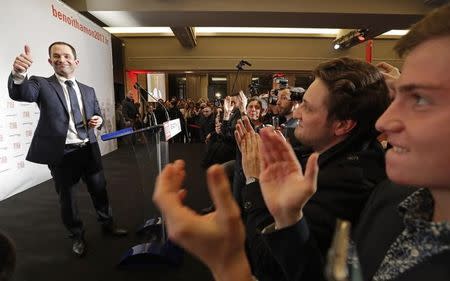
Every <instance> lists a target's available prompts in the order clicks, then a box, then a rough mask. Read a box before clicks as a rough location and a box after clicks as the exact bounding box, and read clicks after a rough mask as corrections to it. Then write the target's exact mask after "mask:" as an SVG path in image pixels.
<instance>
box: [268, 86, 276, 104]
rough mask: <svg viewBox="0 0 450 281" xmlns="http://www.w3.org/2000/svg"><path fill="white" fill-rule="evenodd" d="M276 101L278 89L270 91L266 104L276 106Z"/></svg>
mask: <svg viewBox="0 0 450 281" xmlns="http://www.w3.org/2000/svg"><path fill="white" fill-rule="evenodd" d="M277 101H278V89H272V90H271V91H270V93H269V98H268V102H269V104H271V105H276V104H277Z"/></svg>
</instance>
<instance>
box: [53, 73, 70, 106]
mask: <svg viewBox="0 0 450 281" xmlns="http://www.w3.org/2000/svg"><path fill="white" fill-rule="evenodd" d="M49 80H50V85H52V87H53V89H55V91H56V94H57V95H58V98H59V100H60V101H61V103H62V104H63V106H64V109H65V110H66V113H67V114H69V109H68V108H67V102H66V97H65V96H64V91H63V89H62V87H61V84H59V81H58V78H56V76H55V75H53V76H51V77H50V79H49Z"/></svg>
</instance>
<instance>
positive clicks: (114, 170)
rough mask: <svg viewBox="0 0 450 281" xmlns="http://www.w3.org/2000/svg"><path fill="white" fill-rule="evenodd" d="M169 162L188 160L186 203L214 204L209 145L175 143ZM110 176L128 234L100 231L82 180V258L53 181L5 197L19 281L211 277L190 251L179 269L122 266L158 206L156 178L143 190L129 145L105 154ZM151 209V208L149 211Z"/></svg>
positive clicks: (3, 209)
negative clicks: (204, 162)
mask: <svg viewBox="0 0 450 281" xmlns="http://www.w3.org/2000/svg"><path fill="white" fill-rule="evenodd" d="M169 151H170V161H173V160H175V159H184V160H185V161H186V170H187V176H186V181H185V187H187V189H188V195H187V198H186V204H187V205H189V206H191V207H192V208H194V209H195V210H197V211H199V210H201V209H202V208H204V207H207V206H208V205H209V204H210V199H209V196H208V192H207V188H206V180H205V171H204V170H203V169H202V168H201V167H200V161H201V159H202V157H203V155H204V151H205V145H204V144H170V149H169ZM103 165H104V170H105V176H106V179H107V183H108V187H107V189H108V192H109V199H110V202H111V206H112V208H113V215H114V218H115V219H116V220H117V222H118V224H119V225H120V226H123V227H126V228H127V229H129V230H130V234H129V235H128V236H127V237H126V238H121V239H118V238H113V237H108V236H104V235H102V233H101V229H100V225H99V224H98V223H97V221H96V216H95V211H94V208H93V207H92V202H91V201H90V197H89V195H88V193H87V191H86V188H85V186H84V184H80V185H79V189H78V193H77V202H78V207H79V210H80V216H81V217H82V219H83V222H84V224H85V228H86V239H87V245H88V252H87V256H86V257H84V258H82V259H79V258H77V257H75V256H74V255H73V254H72V252H71V246H72V243H71V240H70V239H69V238H68V237H67V233H66V231H65V229H64V227H63V225H62V223H61V218H60V215H59V212H60V211H59V206H58V202H57V201H58V197H57V195H56V193H55V191H54V187H53V183H52V181H51V180H49V181H46V182H44V183H42V184H39V185H37V186H35V187H33V188H31V189H28V190H26V191H24V192H22V193H20V194H17V195H15V196H13V197H11V198H8V199H6V200H4V201H2V202H0V229H1V231H4V232H5V233H6V234H7V235H9V236H10V237H11V238H12V239H13V240H14V242H15V244H16V248H17V267H16V272H15V274H14V278H13V280H14V281H49V280H52V281H80V280H83V281H119V280H133V281H140V280H142V281H144V280H145V281H149V280H165V281H167V280H168V281H178V280H180V281H181V280H196V281H202V280H212V277H211V274H210V273H209V271H208V269H207V268H206V267H205V266H203V265H202V264H201V263H200V262H199V261H198V260H197V259H195V258H194V257H192V256H190V255H189V254H187V253H186V254H185V257H184V260H183V264H182V265H181V267H179V268H174V267H169V266H163V265H159V266H149V267H145V268H139V269H134V270H130V269H125V270H124V269H119V268H116V265H117V263H118V261H119V258H120V257H121V255H122V254H123V253H124V252H125V251H126V250H127V249H129V248H130V247H131V246H134V245H136V244H138V243H141V242H142V240H141V238H140V237H139V236H138V235H136V234H135V230H136V229H137V227H138V226H139V225H141V224H142V223H143V222H144V220H145V219H146V218H147V217H149V216H150V215H151V214H156V209H155V207H154V205H153V203H152V201H151V194H152V192H153V188H154V182H149V183H148V185H147V187H146V188H145V192H143V190H142V183H141V180H140V179H139V172H138V166H137V163H136V157H135V156H134V152H133V150H132V148H131V147H129V146H122V147H120V148H119V149H118V150H116V151H114V152H112V153H110V154H108V155H105V156H104V157H103ZM149 212H150V213H149Z"/></svg>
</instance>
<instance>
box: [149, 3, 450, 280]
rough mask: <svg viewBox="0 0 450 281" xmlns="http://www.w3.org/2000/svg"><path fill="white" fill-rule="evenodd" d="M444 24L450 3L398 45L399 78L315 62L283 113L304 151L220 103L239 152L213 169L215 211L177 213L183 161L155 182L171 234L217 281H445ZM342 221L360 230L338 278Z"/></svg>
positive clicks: (449, 256)
mask: <svg viewBox="0 0 450 281" xmlns="http://www.w3.org/2000/svg"><path fill="white" fill-rule="evenodd" d="M449 19H450V5H449V4H447V5H444V6H442V7H441V8H439V9H436V10H435V11H433V12H431V13H430V14H429V15H427V16H426V17H425V18H424V19H422V20H421V21H419V22H418V23H416V24H415V25H413V26H412V27H411V29H410V31H409V32H408V34H407V35H405V36H403V37H402V38H401V39H400V40H399V42H398V43H397V45H396V47H395V51H396V52H397V53H398V55H399V56H400V57H403V58H404V59H405V61H404V64H403V67H402V72H401V73H400V71H398V69H396V68H395V67H393V66H392V65H389V64H387V63H380V64H378V65H377V66H374V65H371V64H369V63H366V62H363V61H360V60H357V59H351V58H338V59H333V60H330V61H327V62H323V63H321V64H319V65H318V66H317V67H316V69H315V70H314V77H315V80H314V82H313V83H312V84H311V85H310V86H309V88H308V89H307V91H306V92H305V93H304V96H303V97H302V101H301V103H299V104H298V105H296V106H294V107H292V112H291V113H292V114H291V116H289V117H288V118H287V119H288V121H289V120H290V118H292V119H293V120H294V121H292V124H295V125H294V126H292V125H291V126H286V127H287V128H291V127H295V128H294V130H293V137H294V138H295V140H296V141H297V143H293V142H292V141H289V140H290V138H289V137H287V132H283V130H282V129H283V128H281V127H280V128H279V127H278V126H275V127H264V128H259V125H258V123H256V122H253V120H252V117H251V114H249V113H248V112H249V110H248V107H247V111H245V110H244V108H245V105H244V104H245V98H244V97H243V95H242V94H241V95H239V96H238V97H240V98H238V99H237V100H235V101H234V102H235V104H234V107H233V109H230V108H229V105H230V104H231V102H229V103H226V104H225V105H224V107H223V121H222V126H221V133H222V134H223V136H224V137H225V136H230V135H231V134H232V135H234V141H235V142H236V147H237V148H236V154H235V155H236V158H235V159H234V162H233V164H232V166H233V167H234V169H229V168H228V167H229V162H227V163H225V164H222V165H213V166H212V167H210V168H209V169H208V171H207V183H208V188H209V192H210V194H211V198H212V201H213V203H214V208H211V209H210V210H209V212H208V214H206V215H200V214H197V213H195V212H193V211H192V210H190V209H189V207H187V206H184V205H183V200H182V198H183V197H184V196H185V195H186V192H187V190H185V189H182V182H183V179H184V176H185V163H184V161H183V160H177V161H175V162H174V163H172V164H168V165H167V166H166V167H165V169H164V170H163V171H162V172H161V174H160V175H159V177H158V179H157V181H156V188H155V191H154V194H153V200H154V202H155V203H156V205H157V206H158V207H159V208H160V210H161V212H162V214H163V216H164V217H165V218H166V224H167V231H168V235H169V238H170V239H172V240H173V241H174V242H176V243H178V244H179V245H180V246H182V247H184V248H185V249H186V250H188V251H189V252H191V253H192V254H194V255H195V256H197V257H198V258H199V259H200V260H201V261H202V262H204V263H205V264H206V265H207V266H208V267H209V269H210V270H211V272H212V274H213V276H214V278H215V279H216V280H255V279H257V280H374V281H382V280H399V281H400V280H427V279H428V280H442V281H443V280H450V270H449V267H448V265H449V263H450V187H449V184H450V177H449V173H448V167H449V165H450V160H449V159H450V150H449V148H448V147H449V146H448V142H449V141H450V130H449V129H448V128H449V126H448V123H449V122H450V79H449V78H448V71H450V53H449V52H448V48H449V47H450V21H449ZM436 55H439V59H436ZM285 95H286V94H285V93H283V91H279V93H278V100H279V101H280V100H291V101H292V99H290V98H289V97H286V96H285ZM291 95H292V93H291ZM227 99H230V101H233V99H236V97H230V98H227ZM278 105H279V106H278V107H279V110H280V112H282V111H283V110H282V109H283V108H282V105H281V104H280V102H278ZM245 115H246V116H245ZM283 133H284V134H283ZM380 135H381V136H382V138H383V139H384V142H385V143H386V145H385V146H383V145H382V142H381V141H380ZM291 137H292V135H291ZM232 161H233V160H232ZM230 171H234V172H231V173H230ZM230 178H231V181H230ZM337 219H343V220H345V221H348V222H350V224H351V225H352V231H351V234H350V237H347V238H348V239H349V241H348V243H347V246H346V247H340V248H339V249H333V251H340V252H339V253H338V256H340V258H341V260H342V258H343V257H344V259H343V261H344V262H343V264H344V266H343V267H341V268H340V270H335V269H336V268H335V267H333V266H332V267H331V268H330V261H328V263H327V252H328V250H329V249H330V247H332V245H333V243H334V242H333V231H334V229H335V226H336V220H337ZM332 253H333V252H332ZM327 266H328V267H327ZM325 273H326V274H325Z"/></svg>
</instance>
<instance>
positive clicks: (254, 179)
mask: <svg viewBox="0 0 450 281" xmlns="http://www.w3.org/2000/svg"><path fill="white" fill-rule="evenodd" d="M253 182H258V179H257V178H255V177H248V178H247V179H246V180H245V185H249V184H251V183H253Z"/></svg>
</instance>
